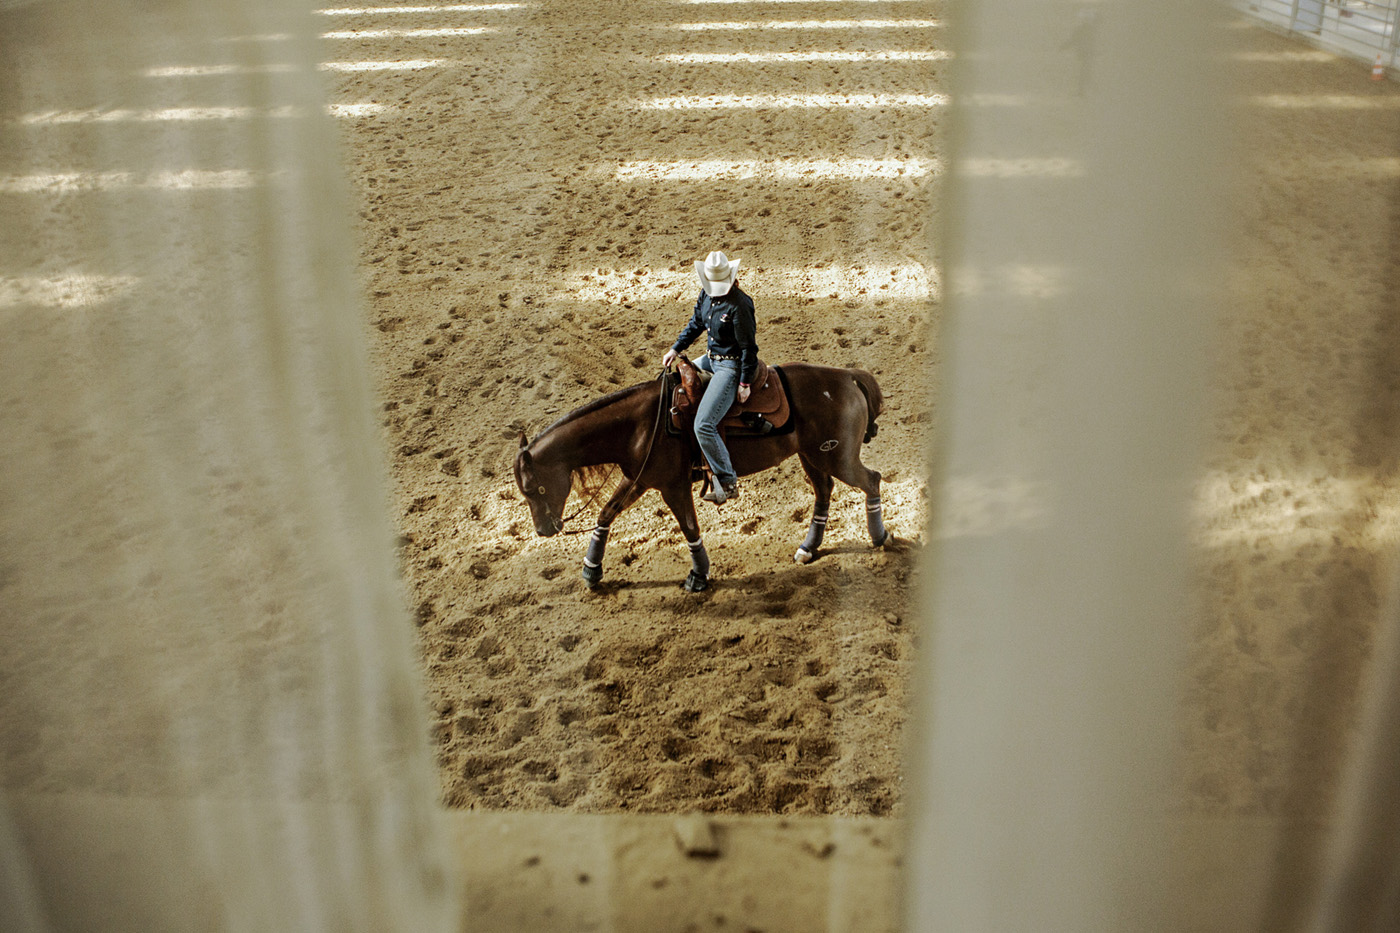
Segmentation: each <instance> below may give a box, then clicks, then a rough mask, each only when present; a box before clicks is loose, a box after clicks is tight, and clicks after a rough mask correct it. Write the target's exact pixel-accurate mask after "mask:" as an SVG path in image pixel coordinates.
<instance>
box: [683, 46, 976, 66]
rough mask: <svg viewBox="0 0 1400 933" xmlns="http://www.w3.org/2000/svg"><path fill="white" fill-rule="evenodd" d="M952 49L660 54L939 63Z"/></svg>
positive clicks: (697, 58)
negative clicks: (946, 50)
mask: <svg viewBox="0 0 1400 933" xmlns="http://www.w3.org/2000/svg"><path fill="white" fill-rule="evenodd" d="M951 57H952V53H951V52H940V51H934V50H922V51H904V52H900V51H888V52H685V53H677V54H672V55H658V56H657V57H656V60H657V61H661V62H674V63H677V64H682V65H715V64H725V63H729V62H741V63H748V62H753V63H761V62H776V63H787V62H937V61H944V60H946V59H949V58H951Z"/></svg>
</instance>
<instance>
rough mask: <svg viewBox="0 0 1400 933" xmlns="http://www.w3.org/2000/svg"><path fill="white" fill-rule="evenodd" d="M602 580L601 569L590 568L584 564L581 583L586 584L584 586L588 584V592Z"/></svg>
mask: <svg viewBox="0 0 1400 933" xmlns="http://www.w3.org/2000/svg"><path fill="white" fill-rule="evenodd" d="M602 579H603V568H602V567H590V566H588V565H587V564H584V565H583V582H584V583H586V584H588V588H589V589H590V590H591V589H593V588H594V587H595V586H597V585H598V584H599V582H601V581H602Z"/></svg>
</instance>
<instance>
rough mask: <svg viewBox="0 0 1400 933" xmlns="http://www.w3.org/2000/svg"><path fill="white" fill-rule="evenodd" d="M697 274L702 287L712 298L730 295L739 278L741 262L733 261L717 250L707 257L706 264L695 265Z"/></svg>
mask: <svg viewBox="0 0 1400 933" xmlns="http://www.w3.org/2000/svg"><path fill="white" fill-rule="evenodd" d="M695 274H696V275H697V276H699V277H700V287H701V288H703V289H704V290H705V294H707V295H709V296H710V297H711V298H718V297H719V296H720V295H727V294H729V290H730V289H731V288H733V287H734V280H735V279H736V278H738V277H739V260H737V259H734V260H731V259H730V258H729V257H728V256H725V255H724V254H723V253H721V252H719V251H718V250H716V251H715V252H713V253H711V254H710V255H708V256H706V257H705V261H704V262H697V263H696V264H695Z"/></svg>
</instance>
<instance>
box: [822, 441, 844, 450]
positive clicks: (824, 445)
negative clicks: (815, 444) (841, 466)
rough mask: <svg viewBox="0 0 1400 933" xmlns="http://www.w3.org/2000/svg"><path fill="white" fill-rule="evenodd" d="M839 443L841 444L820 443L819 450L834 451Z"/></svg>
mask: <svg viewBox="0 0 1400 933" xmlns="http://www.w3.org/2000/svg"><path fill="white" fill-rule="evenodd" d="M840 443H841V442H840V441H822V446H821V449H822V450H835V449H836V445H837V444H840Z"/></svg>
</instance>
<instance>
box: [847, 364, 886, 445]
mask: <svg viewBox="0 0 1400 933" xmlns="http://www.w3.org/2000/svg"><path fill="white" fill-rule="evenodd" d="M850 373H851V378H852V379H854V380H855V383H856V385H857V386H858V387H859V388H860V391H861V394H862V395H864V396H865V408H866V411H867V415H866V422H865V439H864V440H863V441H861V443H863V444H869V443H870V439H871V438H872V437H874V436H875V435H876V434H878V433H879V431H880V426H879V425H878V424H876V423H875V419H876V418H878V417H880V413H881V412H883V411H884V410H885V394H884V393H883V392H881V391H880V383H878V382H876V381H875V377H874V376H872V375H871V374H870V373H868V372H866V371H865V370H863V369H852V370H851V371H850Z"/></svg>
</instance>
